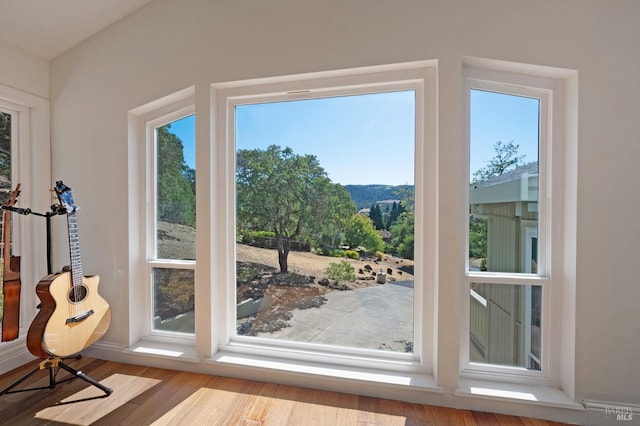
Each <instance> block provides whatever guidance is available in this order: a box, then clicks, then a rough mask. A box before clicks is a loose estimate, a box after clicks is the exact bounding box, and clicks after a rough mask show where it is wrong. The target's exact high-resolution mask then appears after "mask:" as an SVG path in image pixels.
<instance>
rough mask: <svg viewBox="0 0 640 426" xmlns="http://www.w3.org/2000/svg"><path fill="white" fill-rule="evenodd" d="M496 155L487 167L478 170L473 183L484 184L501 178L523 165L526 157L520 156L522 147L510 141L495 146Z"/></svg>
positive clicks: (497, 143)
mask: <svg viewBox="0 0 640 426" xmlns="http://www.w3.org/2000/svg"><path fill="white" fill-rule="evenodd" d="M493 149H494V151H495V155H494V156H493V158H492V159H491V160H490V161H489V164H487V166H486V167H483V168H481V169H478V170H476V171H475V172H474V173H473V178H472V183H475V182H482V181H485V180H487V179H491V178H492V177H495V176H500V175H501V174H503V173H506V172H508V171H510V170H513V169H515V168H516V167H518V166H520V165H522V160H523V159H524V157H525V156H524V155H518V150H519V149H520V145H517V144H515V143H513V141H510V142H509V143H506V144H503V143H502V142H501V141H498V142H496V143H495V144H494V145H493Z"/></svg>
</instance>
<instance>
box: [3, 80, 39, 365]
mask: <svg viewBox="0 0 640 426" xmlns="http://www.w3.org/2000/svg"><path fill="white" fill-rule="evenodd" d="M0 107H1V108H2V110H3V111H5V112H9V113H11V115H12V136H11V138H12V146H11V151H12V152H11V156H12V159H11V161H12V171H11V173H12V176H11V180H12V184H13V187H14V188H15V184H16V183H18V182H19V183H20V184H21V188H22V191H21V194H20V197H19V199H18V206H19V207H25V208H30V209H31V210H32V211H34V212H46V211H48V210H49V209H50V206H51V199H50V197H49V194H48V193H47V192H46V191H43V190H41V189H43V188H48V187H50V185H51V154H50V122H49V117H50V115H49V111H50V107H49V101H48V100H47V99H44V98H41V97H38V96H35V95H32V94H29V93H26V92H23V91H21V90H18V89H15V88H12V87H9V86H5V85H2V84H0ZM12 225H13V232H14V234H16V236H17V238H15V239H14V240H13V248H14V252H15V253H16V254H18V255H20V256H22V257H23V258H25V259H32V260H33V261H32V262H30V263H29V267H28V268H25V267H24V265H23V266H22V268H21V281H22V283H23V284H22V290H21V297H20V328H19V337H18V339H16V340H13V341H10V342H0V367H1V369H2V370H4V371H6V369H10V368H14V367H17V366H19V365H21V364H22V363H24V362H27V361H28V360H30V359H31V358H32V356H31V355H30V354H28V353H27V352H26V351H25V350H24V339H25V338H26V334H27V330H28V328H29V319H30V318H33V316H34V315H35V313H36V309H35V306H36V305H37V303H38V300H37V297H36V295H35V292H32V291H28V286H25V283H37V282H38V281H39V280H40V279H41V278H42V277H43V276H45V275H46V274H47V263H46V255H45V253H42V251H41V249H42V247H45V246H46V238H45V236H44V235H43V233H42V232H41V226H42V223H41V222H39V221H37V220H33V219H31V218H29V219H27V218H25V216H22V215H17V214H14V215H13V217H12ZM23 263H24V262H23Z"/></svg>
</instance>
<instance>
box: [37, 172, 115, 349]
mask: <svg viewBox="0 0 640 426" xmlns="http://www.w3.org/2000/svg"><path fill="white" fill-rule="evenodd" d="M55 192H56V194H57V195H58V198H59V200H60V204H61V206H62V207H64V208H65V210H66V212H67V225H68V228H69V252H70V257H71V266H70V268H69V269H68V270H63V271H62V272H58V273H56V274H51V275H48V276H46V277H44V278H43V279H42V280H40V282H39V283H38V284H37V285H36V294H37V295H38V298H39V299H40V302H41V303H40V311H39V312H38V314H37V315H36V317H35V318H34V320H33V322H32V323H31V326H30V327H29V331H28V332H27V348H28V349H29V352H31V353H32V354H33V355H35V356H38V357H42V358H49V357H67V356H71V355H74V354H76V353H78V352H80V351H82V350H83V349H85V348H87V347H88V346H90V345H91V344H92V343H94V342H95V341H96V340H98V339H99V338H100V337H102V336H103V335H104V333H105V332H106V331H107V329H108V328H109V323H110V322H111V309H110V308H109V304H108V303H107V302H106V301H105V300H104V299H103V298H102V296H100V295H99V294H98V283H99V281H100V278H99V277H98V276H97V275H92V276H86V277H85V276H83V274H82V262H81V258H80V242H79V240H78V221H77V207H76V206H75V204H74V202H73V196H72V195H71V188H69V187H68V186H66V185H65V184H64V183H62V181H58V182H56V187H55Z"/></svg>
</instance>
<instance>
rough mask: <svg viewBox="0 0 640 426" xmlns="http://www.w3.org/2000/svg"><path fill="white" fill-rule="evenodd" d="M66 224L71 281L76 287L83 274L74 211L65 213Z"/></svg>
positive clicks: (80, 281) (78, 285) (80, 284)
mask: <svg viewBox="0 0 640 426" xmlns="http://www.w3.org/2000/svg"><path fill="white" fill-rule="evenodd" d="M67 224H68V226H69V252H70V255H71V283H72V284H73V286H74V287H76V288H77V287H80V286H82V276H83V275H82V259H81V258H80V240H79V238H78V218H77V217H76V212H75V211H73V212H70V213H67Z"/></svg>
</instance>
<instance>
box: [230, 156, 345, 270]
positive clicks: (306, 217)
mask: <svg viewBox="0 0 640 426" xmlns="http://www.w3.org/2000/svg"><path fill="white" fill-rule="evenodd" d="M345 194H346V195H348V193H346V191H342V190H340V188H339V187H337V186H335V185H334V184H332V183H331V181H330V179H329V178H328V177H327V176H326V172H325V171H324V169H323V168H322V167H321V166H320V164H319V162H318V160H317V158H316V157H315V156H314V155H304V156H302V155H297V154H294V152H293V150H291V148H284V149H282V148H281V147H279V146H277V145H271V146H269V147H267V149H265V150H261V149H254V150H238V152H237V154H236V196H237V200H236V215H237V220H238V227H239V229H259V230H271V231H273V233H274V234H275V240H276V248H277V251H278V264H279V265H280V271H281V272H282V273H287V272H288V270H289V266H288V256H289V251H290V249H291V242H292V241H294V240H297V239H304V238H311V237H312V236H313V235H314V233H315V234H316V235H317V234H318V230H322V229H325V230H327V229H328V226H329V225H328V224H329V223H334V224H335V223H340V221H341V220H342V217H343V215H344V214H345V212H346V211H348V210H349V209H350V208H352V206H353V204H352V203H353V202H352V201H351V198H350V197H348V200H347V199H346V197H345ZM329 201H330V202H331V203H336V204H337V205H328V202H329Z"/></svg>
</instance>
